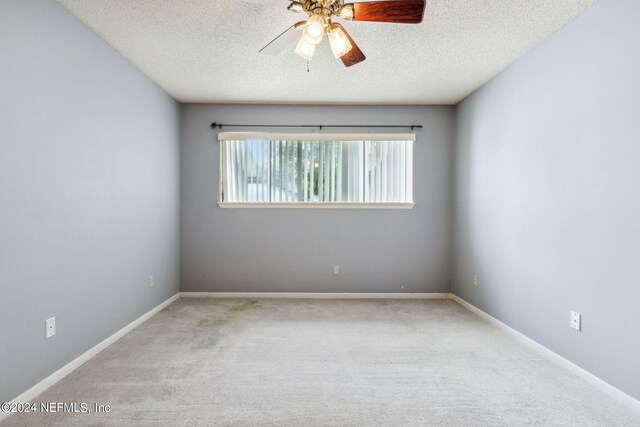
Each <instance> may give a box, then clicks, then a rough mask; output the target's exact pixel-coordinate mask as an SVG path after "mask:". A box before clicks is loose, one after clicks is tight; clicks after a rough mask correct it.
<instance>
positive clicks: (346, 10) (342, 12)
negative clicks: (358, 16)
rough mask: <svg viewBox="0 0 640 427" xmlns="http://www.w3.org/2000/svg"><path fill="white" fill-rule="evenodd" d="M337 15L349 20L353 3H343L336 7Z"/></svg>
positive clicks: (351, 15) (351, 17) (351, 16)
mask: <svg viewBox="0 0 640 427" xmlns="http://www.w3.org/2000/svg"><path fill="white" fill-rule="evenodd" d="M338 16H339V17H340V18H342V19H346V20H348V21H351V20H352V19H353V4H345V5H344V6H342V7H341V8H340V9H338Z"/></svg>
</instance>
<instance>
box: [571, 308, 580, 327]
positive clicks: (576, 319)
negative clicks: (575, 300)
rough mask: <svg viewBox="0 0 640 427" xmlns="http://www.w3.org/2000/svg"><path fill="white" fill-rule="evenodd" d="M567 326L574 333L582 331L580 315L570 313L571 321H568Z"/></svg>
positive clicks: (575, 312) (574, 312)
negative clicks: (573, 330)
mask: <svg viewBox="0 0 640 427" xmlns="http://www.w3.org/2000/svg"><path fill="white" fill-rule="evenodd" d="M569 326H571V328H572V329H575V330H576V331H580V330H582V314H580V313H578V312H577V311H572V312H571V320H570V321H569Z"/></svg>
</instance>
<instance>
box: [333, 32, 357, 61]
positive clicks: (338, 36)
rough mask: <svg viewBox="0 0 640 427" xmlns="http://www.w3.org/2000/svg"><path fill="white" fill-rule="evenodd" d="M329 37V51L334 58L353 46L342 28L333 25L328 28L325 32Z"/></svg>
mask: <svg viewBox="0 0 640 427" xmlns="http://www.w3.org/2000/svg"><path fill="white" fill-rule="evenodd" d="M327 37H328V38H329V44H330V45H331V51H332V52H333V55H334V56H335V57H336V58H340V57H341V56H342V55H344V54H345V53H347V52H349V51H350V50H351V49H352V48H353V46H352V45H351V42H350V41H349V38H348V37H347V35H346V34H345V32H344V31H343V30H342V28H340V27H337V26H334V27H333V28H331V29H330V30H329V33H328V34H327Z"/></svg>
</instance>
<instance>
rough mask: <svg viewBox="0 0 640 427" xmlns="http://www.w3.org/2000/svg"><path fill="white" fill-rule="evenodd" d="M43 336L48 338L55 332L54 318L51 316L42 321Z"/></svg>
mask: <svg viewBox="0 0 640 427" xmlns="http://www.w3.org/2000/svg"><path fill="white" fill-rule="evenodd" d="M44 327H45V329H44V338H45V339H47V340H48V339H49V338H51V337H52V336H54V335H55V334H56V318H55V317H52V318H51V319H47V320H45V322H44Z"/></svg>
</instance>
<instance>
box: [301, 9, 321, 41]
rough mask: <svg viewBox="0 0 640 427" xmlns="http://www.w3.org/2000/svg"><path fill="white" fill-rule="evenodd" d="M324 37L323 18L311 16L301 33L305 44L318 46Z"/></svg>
mask: <svg viewBox="0 0 640 427" xmlns="http://www.w3.org/2000/svg"><path fill="white" fill-rule="evenodd" d="M323 35H324V17H323V16H321V15H313V16H312V17H311V18H309V19H308V20H307V23H306V24H305V26H304V30H303V31H302V37H304V39H305V40H306V41H307V43H311V44H318V43H320V41H322V36H323Z"/></svg>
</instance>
